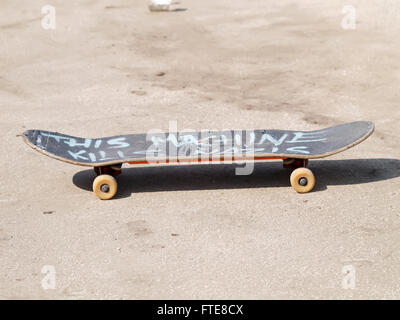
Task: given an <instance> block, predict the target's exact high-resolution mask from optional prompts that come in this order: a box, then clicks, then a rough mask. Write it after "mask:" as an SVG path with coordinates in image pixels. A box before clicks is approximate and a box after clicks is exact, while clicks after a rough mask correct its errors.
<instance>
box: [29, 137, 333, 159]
mask: <svg viewBox="0 0 400 320" xmlns="http://www.w3.org/2000/svg"><path fill="white" fill-rule="evenodd" d="M326 140H327V136H326V135H325V132H324V130H320V131H314V132H301V131H300V132H296V131H293V132H292V131H288V132H285V131H278V130H276V131H275V130H257V131H251V130H237V131H235V130H233V131H220V132H213V131H200V132H196V133H149V134H147V135H127V136H118V137H111V138H102V139H85V138H73V137H68V136H63V135H58V134H55V133H50V132H43V131H40V132H39V134H38V136H37V138H36V142H35V144H36V145H37V146H38V147H40V148H41V149H44V150H46V149H50V148H54V147H55V146H56V147H57V148H60V147H61V146H62V147H63V149H64V150H65V156H67V157H68V158H70V159H71V160H75V161H77V162H86V163H96V162H106V161H115V160H118V159H121V160H124V159H131V158H140V159H143V158H146V159H148V160H152V161H154V160H156V159H157V158H158V159H160V158H162V159H169V160H175V159H177V158H178V159H179V158H187V157H191V158H193V157H198V158H203V159H207V158H210V157H215V156H219V157H221V158H224V159H229V158H239V157H247V158H251V157H253V156H254V155H256V154H262V153H268V154H297V155H308V154H310V147H311V145H313V144H314V143H316V142H324V141H326Z"/></svg>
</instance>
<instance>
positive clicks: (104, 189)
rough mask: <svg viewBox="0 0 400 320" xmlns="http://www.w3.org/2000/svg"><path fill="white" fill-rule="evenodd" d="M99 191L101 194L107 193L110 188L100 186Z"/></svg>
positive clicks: (106, 185)
mask: <svg viewBox="0 0 400 320" xmlns="http://www.w3.org/2000/svg"><path fill="white" fill-rule="evenodd" d="M100 190H101V192H104V193H107V192H108V191H110V187H109V186H108V184H102V185H101V187H100Z"/></svg>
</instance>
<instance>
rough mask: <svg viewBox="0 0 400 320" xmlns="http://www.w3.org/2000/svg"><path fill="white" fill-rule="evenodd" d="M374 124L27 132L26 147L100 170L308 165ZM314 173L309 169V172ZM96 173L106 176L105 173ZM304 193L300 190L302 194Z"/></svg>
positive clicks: (368, 131) (346, 145)
mask: <svg viewBox="0 0 400 320" xmlns="http://www.w3.org/2000/svg"><path fill="white" fill-rule="evenodd" d="M373 131H374V124H373V123H372V122H368V121H357V122H351V123H345V124H340V125H337V126H333V127H329V128H325V129H321V130H315V131H290V130H275V129H272V130H267V129H262V130H225V131H197V132H167V133H163V132H150V133H147V134H128V135H120V136H112V137H103V138H80V137H75V136H70V135H65V134H62V133H58V132H50V131H44V130H27V131H25V132H24V134H23V139H24V141H25V142H26V143H27V144H28V145H29V146H31V147H32V148H34V149H35V150H37V151H39V152H41V153H43V154H45V155H47V156H50V157H52V158H55V159H58V160H61V161H64V162H69V163H72V164H76V165H81V166H91V167H95V168H96V167H97V168H98V169H101V168H107V167H112V166H114V167H115V166H121V165H122V164H123V163H130V164H168V163H175V164H178V163H184V162H195V163H196V162H197V163H201V162H212V161H221V162H225V161H246V160H255V161H257V160H267V159H296V160H302V161H303V162H301V163H302V165H301V166H303V167H305V165H306V161H305V160H306V159H317V158H323V157H327V156H330V155H333V154H335V153H338V152H341V151H344V150H346V149H348V148H351V147H352V146H354V145H356V144H358V143H360V142H362V141H363V140H365V139H366V138H368V137H369V136H370V135H371V134H372V132H373ZM307 170H308V169H307ZM96 172H98V173H102V171H101V170H97V171H96ZM296 191H298V190H296Z"/></svg>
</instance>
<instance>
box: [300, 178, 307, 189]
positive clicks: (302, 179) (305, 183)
mask: <svg viewBox="0 0 400 320" xmlns="http://www.w3.org/2000/svg"><path fill="white" fill-rule="evenodd" d="M307 183H308V181H307V178H300V179H299V184H300V185H301V186H303V187H304V186H306V185H307Z"/></svg>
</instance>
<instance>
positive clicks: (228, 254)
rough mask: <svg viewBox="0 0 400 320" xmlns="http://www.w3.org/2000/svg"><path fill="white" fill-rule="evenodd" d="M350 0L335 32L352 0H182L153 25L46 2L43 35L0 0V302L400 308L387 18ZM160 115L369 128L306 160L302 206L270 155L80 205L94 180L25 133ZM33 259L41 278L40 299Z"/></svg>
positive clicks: (36, 18)
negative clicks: (388, 302) (311, 187)
mask: <svg viewBox="0 0 400 320" xmlns="http://www.w3.org/2000/svg"><path fill="white" fill-rule="evenodd" d="M350 2H351V3H350V4H352V5H353V6H354V7H355V8H356V9H357V26H356V30H345V29H343V28H342V27H341V22H342V19H343V16H344V15H343V13H342V8H343V6H344V5H346V4H349V1H337V0H335V1H329V2H328V1H322V0H320V1H289V0H284V1H283V0H280V1H272V0H271V1H266V0H247V1H239V0H229V1H228V0H218V1H214V0H202V1H195V0H182V1H180V3H175V4H174V6H173V8H174V9H178V10H175V11H173V12H168V13H150V12H149V11H148V9H147V3H146V1H144V0H142V1H139V0H116V1H111V0H108V1H60V0H58V1H55V0H54V1H51V4H52V5H54V6H55V8H56V23H57V24H56V30H44V29H43V28H42V26H41V19H42V17H43V15H42V14H41V8H42V6H43V5H46V4H48V1H28V0H26V1H22V0H19V1H1V4H0V8H1V9H0V48H1V50H0V107H1V118H0V124H1V125H0V136H1V146H2V147H1V149H0V158H1V159H2V173H1V178H2V183H1V184H0V298H3V299H13V298H22V299H32V298H45V299H59V298H63V299H64V298H65V299H80V298H105V299H121V298H122V299H126V298H133V299H139V298H149V299H150V298H152V299H159V298H167V299H168V298H181V299H198V298H202V299H209V298H211V299H212V298H220V299H222V298H235V299H269V298H273V299H275V298H289V299H294V298H300V299H303V298H329V299H331V298H339V299H351V298H356V299H358V298H378V299H381V298H389V299H392V298H400V285H399V278H400V245H399V243H400V235H399V230H400V221H399V215H400V212H399V208H400V191H399V187H400V178H399V176H400V161H399V160H398V158H399V155H400V152H399V144H400V138H399V133H400V128H399V125H398V122H399V120H400V111H399V104H398V103H399V98H400V91H399V81H400V67H399V52H400V38H399V36H398V35H399V31H400V30H399V29H400V25H399V23H398V21H399V17H400V6H399V5H398V4H396V2H397V1H396V0H393V1H377V0H375V1H371V0H369V1H368V0H364V1H361V0H359V1H356V0H352V1H350ZM171 120H172V121H177V123H178V129H179V130H183V129H185V128H192V129H226V128H238V129H239V128H242V129H243V128H250V129H251V128H280V129H297V130H301V129H304V130H308V129H319V128H323V127H326V126H330V125H335V124H339V123H343V122H349V121H354V120H371V121H374V122H375V124H376V131H375V133H374V134H373V136H371V137H370V138H369V139H368V140H366V141H365V142H364V143H362V144H360V145H359V146H357V147H355V148H353V149H350V150H348V151H346V152H344V153H341V154H338V155H336V156H333V157H331V158H328V159H326V160H319V161H318V160H316V161H312V162H311V164H310V168H311V169H312V170H313V171H314V173H315V175H316V178H317V185H316V188H315V191H314V192H312V193H309V194H305V195H300V194H296V193H295V192H294V191H293V190H292V189H291V188H290V186H289V174H290V173H289V172H288V171H286V170H284V169H282V167H281V163H279V162H266V163H260V164H257V165H256V168H255V171H254V174H253V175H251V176H235V174H234V173H235V170H234V169H235V166H232V165H216V166H182V167H173V166H171V167H162V168H160V167H157V168H151V167H145V168H141V169H140V168H129V167H128V168H126V169H125V170H124V173H123V175H121V176H120V177H119V188H120V189H119V190H120V192H119V196H118V197H117V198H116V199H115V200H112V201H100V200H98V199H97V198H96V197H95V196H94V195H93V193H91V191H90V186H91V182H92V180H93V178H94V173H93V172H92V170H88V169H87V168H83V167H78V166H74V165H70V164H66V163H62V162H59V161H55V160H53V159H50V158H48V157H45V156H43V155H41V154H39V153H37V152H34V151H33V150H32V149H31V148H29V147H28V146H27V145H26V144H24V143H23V142H22V139H21V137H20V134H21V133H22V132H23V131H24V130H26V129H33V128H40V129H46V130H53V131H61V132H64V133H68V134H72V135H76V136H87V137H99V136H110V135H116V134H122V133H139V132H147V131H148V130H149V129H155V128H160V129H163V130H168V125H169V121H171ZM48 265H50V266H53V267H54V268H55V271H56V278H55V279H56V285H55V288H54V289H48V290H44V289H43V287H42V280H43V278H44V277H45V276H46V275H45V274H44V273H42V268H43V267H44V266H48ZM343 268H345V269H346V268H350V269H351V270H353V271H354V272H355V280H356V281H355V288H354V289H345V288H344V287H343V284H342V282H343V279H344V278H345V277H347V276H345V275H344V274H343V273H342V270H343ZM43 271H45V270H44V269H43ZM351 275H353V274H351ZM346 279H348V278H346Z"/></svg>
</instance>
